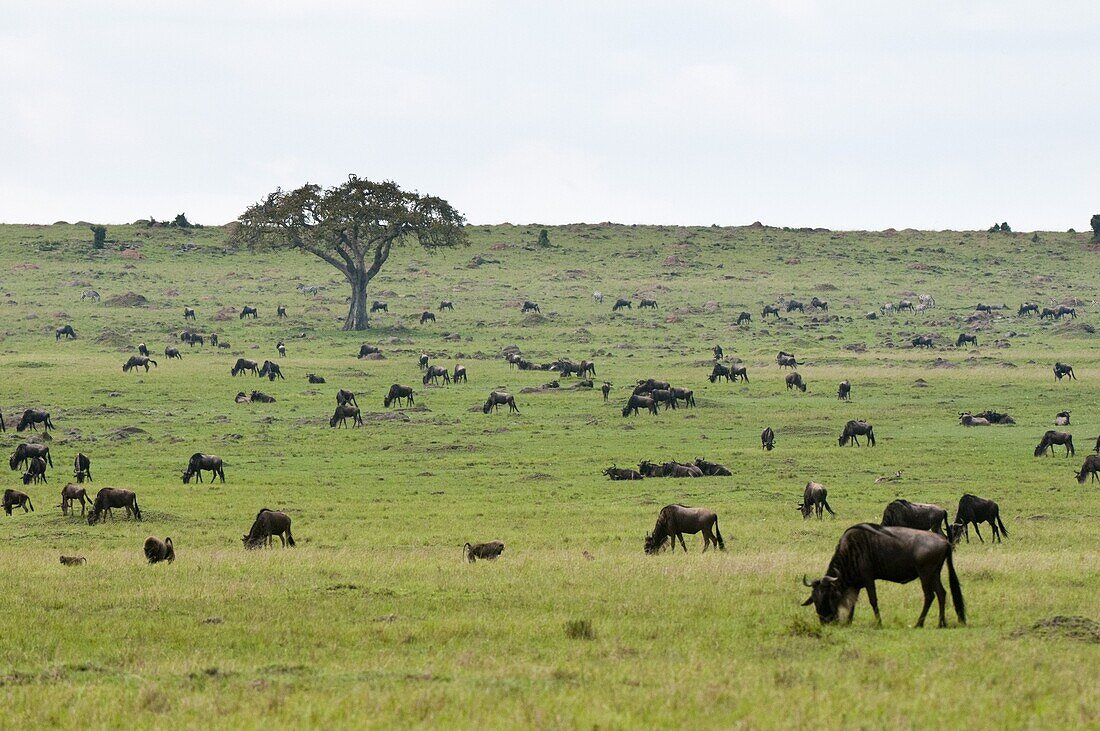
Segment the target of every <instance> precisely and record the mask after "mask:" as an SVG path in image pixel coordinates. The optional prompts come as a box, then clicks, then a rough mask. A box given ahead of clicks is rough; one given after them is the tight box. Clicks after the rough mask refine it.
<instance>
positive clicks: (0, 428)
mask: <svg viewBox="0 0 1100 731" xmlns="http://www.w3.org/2000/svg"><path fill="white" fill-rule="evenodd" d="M604 400H605V401H606V399H604ZM7 430H8V427H7V425H6V424H5V423H4V414H3V412H0V433H3V432H6V431H7Z"/></svg>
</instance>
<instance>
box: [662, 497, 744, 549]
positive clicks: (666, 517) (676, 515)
mask: <svg viewBox="0 0 1100 731" xmlns="http://www.w3.org/2000/svg"><path fill="white" fill-rule="evenodd" d="M699 532H702V534H703V552H704V553H706V551H707V549H708V548H710V546H711V544H712V543H713V544H714V545H715V546H717V547H718V549H719V550H722V551H724V550H726V542H725V541H724V540H722V531H720V530H718V516H717V515H716V514H715V512H714V511H713V510H707V509H706V508H689V507H688V506H686V505H680V504H678V503H677V504H674V505H666V506H665V507H663V508H661V512H660V513H659V514H658V515H657V524H656V525H655V526H653V532H652V533H648V534H646V537H645V552H646V553H648V554H654V553H657V552H658V551H660V550H661V547H662V546H663V545H664V544H665V542H666V541H670V542H671V547H672V552H673V553H675V552H676V540H677V539H679V541H680V546H681V547H682V548H683V549H684V553H687V544H685V543H684V534H685V533H687V534H689V535H694V534H696V533H699Z"/></svg>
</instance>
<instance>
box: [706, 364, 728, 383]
mask: <svg viewBox="0 0 1100 731" xmlns="http://www.w3.org/2000/svg"><path fill="white" fill-rule="evenodd" d="M707 378H708V379H709V380H710V382H711V383H715V382H716V381H717V380H718V379H719V378H725V379H726V381H727V382H729V381H732V380H733V371H731V370H730V369H729V368H728V367H727V366H724V365H722V364H721V363H715V364H714V367H713V368H711V369H710V375H709V376H707Z"/></svg>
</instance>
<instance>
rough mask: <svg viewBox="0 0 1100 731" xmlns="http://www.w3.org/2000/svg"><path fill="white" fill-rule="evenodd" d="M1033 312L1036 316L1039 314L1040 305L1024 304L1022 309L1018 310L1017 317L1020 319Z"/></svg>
mask: <svg viewBox="0 0 1100 731" xmlns="http://www.w3.org/2000/svg"><path fill="white" fill-rule="evenodd" d="M1032 312H1034V313H1035V314H1039V303H1037V302H1024V303H1023V304H1022V305H1020V309H1019V310H1017V312H1016V315H1017V316H1018V317H1023V316H1024V315H1028V314H1031V313H1032Z"/></svg>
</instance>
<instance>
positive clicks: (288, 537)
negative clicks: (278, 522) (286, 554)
mask: <svg viewBox="0 0 1100 731" xmlns="http://www.w3.org/2000/svg"><path fill="white" fill-rule="evenodd" d="M286 542H287V545H288V546H290V547H291V548H294V546H296V545H297V544H296V543H295V542H294V536H292V535H290V528H287V529H286Z"/></svg>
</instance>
